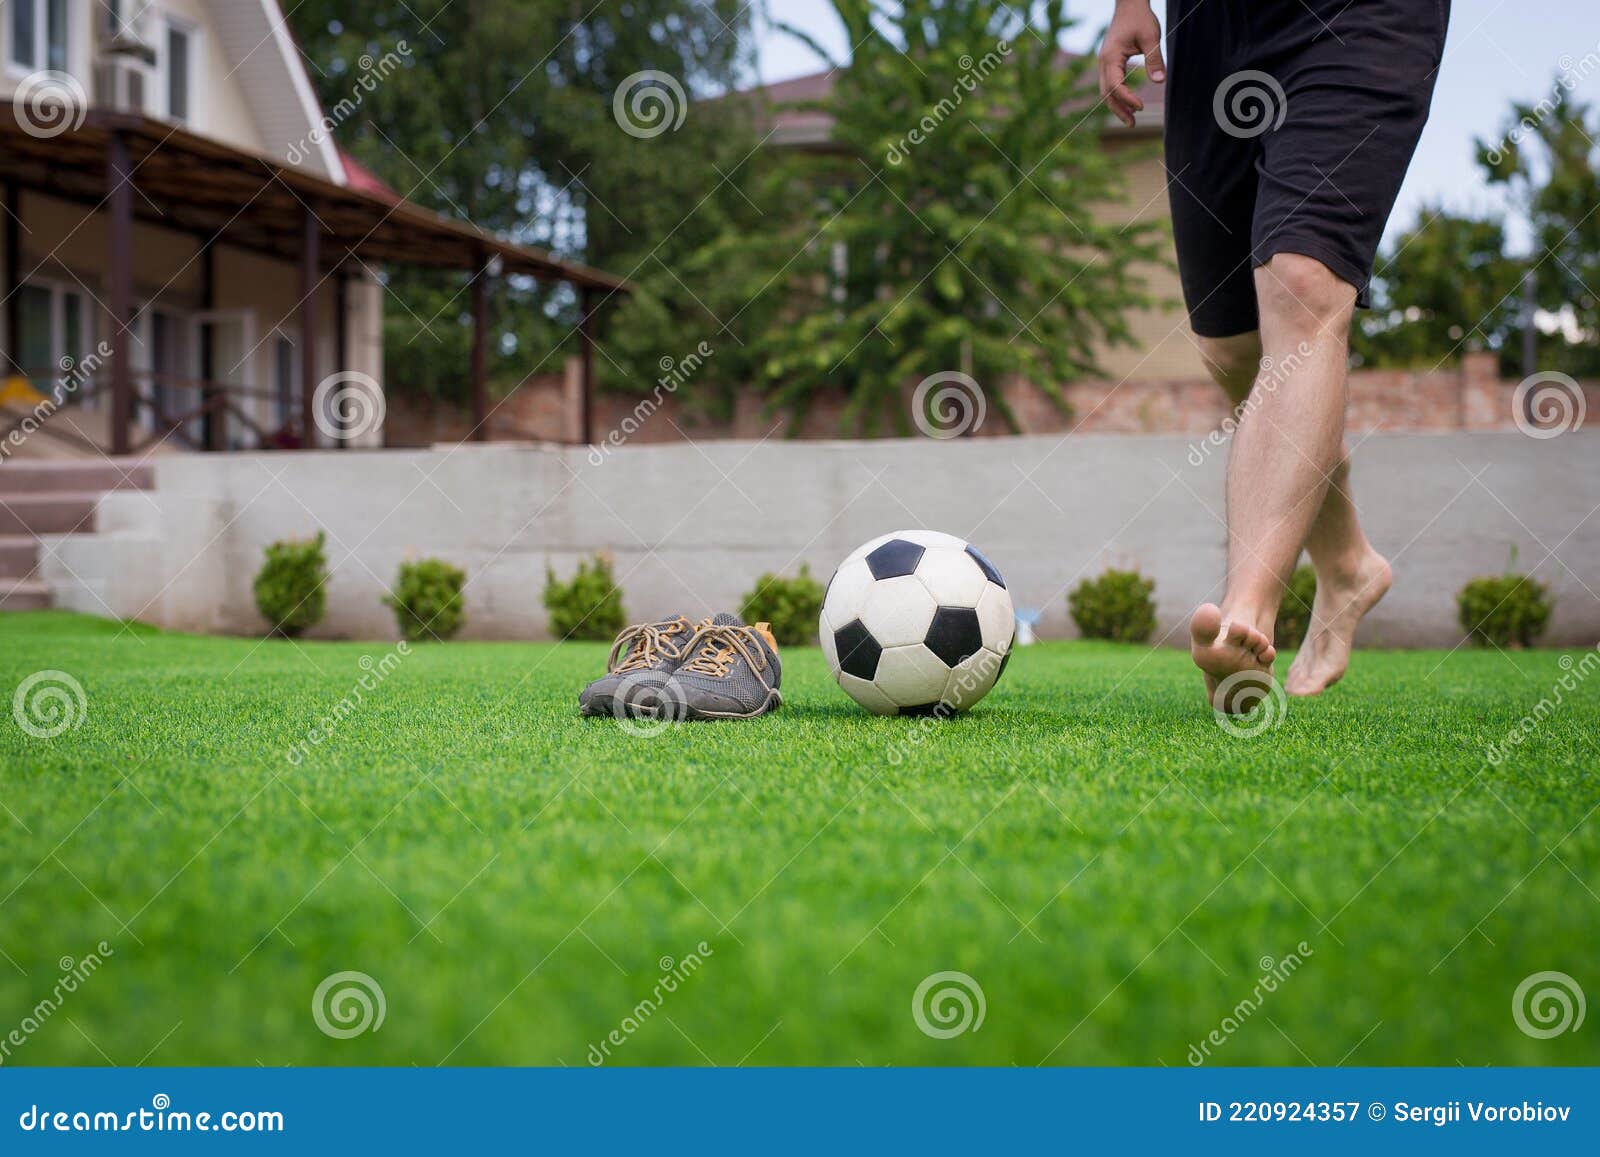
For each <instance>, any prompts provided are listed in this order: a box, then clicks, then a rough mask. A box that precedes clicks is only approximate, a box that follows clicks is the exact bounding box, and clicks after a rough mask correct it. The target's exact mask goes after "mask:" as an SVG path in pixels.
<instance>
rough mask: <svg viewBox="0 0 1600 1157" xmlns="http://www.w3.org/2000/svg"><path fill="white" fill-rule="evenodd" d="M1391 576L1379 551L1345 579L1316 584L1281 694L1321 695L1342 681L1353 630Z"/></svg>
mask: <svg viewBox="0 0 1600 1157" xmlns="http://www.w3.org/2000/svg"><path fill="white" fill-rule="evenodd" d="M1393 581H1394V575H1393V574H1392V572H1391V571H1390V570H1389V563H1388V562H1387V560H1385V559H1384V557H1383V556H1382V555H1380V554H1379V553H1378V552H1377V551H1370V552H1368V554H1367V557H1366V558H1364V559H1362V560H1361V564H1360V565H1359V566H1357V567H1356V569H1355V572H1354V573H1353V574H1351V575H1349V576H1348V577H1343V578H1337V579H1330V580H1328V581H1327V582H1324V581H1323V580H1322V578H1321V576H1318V579H1317V597H1316V599H1315V600H1314V601H1313V602H1312V604H1311V629H1310V630H1309V631H1308V632H1307V633H1306V641H1305V645H1304V646H1302V647H1301V648H1300V653H1299V654H1298V655H1296V656H1295V657H1294V663H1293V664H1292V665H1291V666H1290V668H1289V678H1288V681H1287V682H1286V683H1285V684H1284V690H1286V691H1288V692H1289V694H1291V695H1320V694H1321V693H1322V692H1323V691H1326V690H1327V689H1328V688H1329V687H1332V686H1333V685H1334V684H1335V683H1337V682H1338V681H1339V680H1340V679H1342V678H1344V673H1345V669H1346V668H1348V667H1349V666H1350V651H1351V648H1353V647H1354V646H1355V640H1356V627H1357V626H1358V625H1359V624H1360V622H1361V619H1362V617H1363V616H1364V615H1365V614H1366V613H1367V612H1368V611H1370V610H1371V609H1372V608H1373V607H1375V606H1377V605H1378V600H1379V599H1381V598H1383V596H1384V595H1386V594H1388V593H1389V585H1390V583H1392V582H1393Z"/></svg>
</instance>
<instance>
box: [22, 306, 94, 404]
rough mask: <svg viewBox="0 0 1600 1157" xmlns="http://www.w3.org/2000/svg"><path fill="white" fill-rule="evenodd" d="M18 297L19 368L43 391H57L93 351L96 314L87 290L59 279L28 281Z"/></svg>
mask: <svg viewBox="0 0 1600 1157" xmlns="http://www.w3.org/2000/svg"><path fill="white" fill-rule="evenodd" d="M17 297H18V309H17V315H18V322H19V328H20V330H21V332H20V333H19V334H18V335H17V341H16V345H15V348H16V350H17V354H16V359H17V361H18V362H19V363H20V364H19V365H18V366H17V367H16V368H18V369H20V370H21V371H22V373H23V376H25V377H26V378H28V380H29V381H30V382H31V383H32V385H33V388H34V389H36V390H38V391H39V392H40V393H41V394H52V393H57V392H58V388H59V385H60V383H61V381H62V380H63V379H64V378H66V377H67V376H69V375H70V374H71V373H72V372H73V371H74V369H75V368H76V367H77V365H78V364H79V363H80V362H82V361H83V359H84V356H85V355H86V354H87V353H88V352H89V345H90V341H89V339H90V326H91V324H92V315H91V314H90V313H89V310H88V306H87V303H86V301H85V298H84V294H83V293H82V292H81V291H80V290H78V289H77V288H75V287H73V288H69V287H67V286H64V285H60V284H58V283H55V282H27V283H25V284H24V285H22V287H21V288H19V289H18V290H17Z"/></svg>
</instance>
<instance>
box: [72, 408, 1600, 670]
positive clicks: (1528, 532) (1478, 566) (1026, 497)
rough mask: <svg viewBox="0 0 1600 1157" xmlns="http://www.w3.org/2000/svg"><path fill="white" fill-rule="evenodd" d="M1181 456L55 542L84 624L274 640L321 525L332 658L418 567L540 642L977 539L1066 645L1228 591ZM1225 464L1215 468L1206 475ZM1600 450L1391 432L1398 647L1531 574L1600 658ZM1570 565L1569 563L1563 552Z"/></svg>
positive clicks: (1385, 529)
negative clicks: (575, 585) (1100, 595)
mask: <svg viewBox="0 0 1600 1157" xmlns="http://www.w3.org/2000/svg"><path fill="white" fill-rule="evenodd" d="M1197 445H1199V444H1197V443H1191V442H1187V441H1185V440H1183V439H1181V438H1166V437H1140V436H1128V437H1112V436H1107V437H1070V438H1066V439H1059V438H1018V439H992V440H991V439H980V440H973V441H963V442H932V441H926V440H910V441H890V442H836V443H814V442H813V443H783V442H766V443H763V444H751V443H737V442H720V443H708V444H704V445H701V446H698V447H697V446H693V445H680V446H646V447H640V448H637V449H633V448H623V449H621V450H619V451H615V452H613V454H612V455H611V456H610V457H609V458H608V459H606V460H604V461H601V462H600V463H599V464H596V463H594V462H592V461H591V460H590V457H589V452H588V451H585V450H575V449H565V448H556V447H531V446H515V445H505V444H501V445H490V446H483V447H472V446H466V447H457V448H448V449H439V450H429V451H400V450H396V451H373V452H357V451H345V452H336V451H324V452H315V453H298V454H260V455H186V456H173V457H170V458H167V459H164V460H162V461H160V462H158V463H157V464H156V467H155V469H156V482H157V485H156V490H155V491H154V492H153V493H149V494H139V493H121V494H113V495H109V496H107V498H106V499H104V501H103V503H102V506H101V523H100V525H101V527H102V528H103V530H104V531H105V532H104V533H101V534H97V535H94V536H80V537H75V538H62V539H57V540H54V541H53V543H52V550H53V557H52V558H50V559H49V560H48V561H47V562H46V564H45V566H44V575H45V577H46V578H47V579H48V580H49V581H50V583H51V584H52V586H53V588H54V590H55V593H56V597H57V600H58V603H59V604H60V605H66V606H72V607H76V608H78V609H81V610H85V611H90V612H94V613H101V614H115V615H118V616H130V617H136V618H140V619H143V620H146V621H148V622H151V623H156V624H159V625H163V626H168V627H174V628H181V629H186V630H196V631H225V632H240V633H258V632H260V631H261V630H262V629H263V626H264V624H263V623H262V621H261V619H260V618H259V617H258V615H257V614H256V611H255V609H254V603H253V599H252V595H251V580H252V577H253V576H254V573H255V571H256V569H257V567H258V566H259V564H260V559H261V549H262V547H263V546H264V545H265V544H266V543H268V542H270V541H272V540H274V539H277V538H283V537H288V536H304V535H307V534H309V533H312V532H313V531H314V530H315V529H317V528H318V527H321V528H323V529H325V530H326V531H327V532H328V536H329V545H328V549H329V555H330V560H331V563H332V568H333V575H332V581H331V583H330V588H329V600H328V617H327V620H326V621H325V622H324V624H323V625H322V626H321V627H320V628H318V629H317V631H316V632H314V633H315V634H316V635H319V636H322V637H339V636H355V637H377V638H385V637H391V636H392V635H393V634H394V623H393V620H392V617H391V615H390V612H389V611H388V610H387V609H386V608H384V607H383V606H381V605H380V604H379V601H378V600H379V597H380V596H381V595H382V594H383V592H384V589H385V588H386V586H387V584H388V583H389V582H390V581H392V578H393V576H394V573H395V568H396V567H397V565H398V564H399V563H400V561H401V560H402V559H405V558H407V557H418V556H422V555H438V556H441V557H443V558H446V559H448V560H450V561H452V562H454V563H456V564H458V565H461V566H464V567H466V569H467V571H468V575H469V585H468V588H467V592H466V594H467V613H468V621H467V629H466V634H467V636H469V637H479V638H502V637H503V638H523V637H540V636H542V635H543V633H544V630H545V612H544V609H543V607H542V605H541V603H540V592H541V590H542V587H543V583H544V576H545V567H546V565H547V564H549V565H553V566H554V567H555V568H556V570H557V572H558V573H560V574H562V575H566V574H568V573H570V572H571V570H572V569H573V567H574V565H575V564H576V561H577V560H578V559H579V558H580V557H582V556H583V555H586V554H588V553H590V552H593V551H596V550H604V551H609V552H610V553H611V554H612V555H614V556H615V559H616V564H617V573H618V576H619V578H620V581H621V585H622V587H623V591H624V597H625V606H626V609H627V612H628V614H629V615H630V616H631V617H632V618H634V619H641V618H654V617H659V616H662V615H665V614H667V613H670V612H674V611H680V610H681V611H683V612H685V613H689V614H695V615H698V614H703V613H708V612H710V611H713V610H720V609H734V608H736V607H737V604H738V602H739V598H740V595H741V594H742V593H743V592H744V591H746V590H747V589H749V587H750V586H751V585H752V584H753V581H754V579H755V578H756V576H757V575H759V574H760V573H761V572H763V571H766V570H773V569H779V570H784V571H793V570H794V569H795V568H796V567H797V566H798V564H799V562H800V561H802V560H804V561H808V562H809V563H810V565H811V568H812V571H813V573H814V574H816V575H817V576H818V577H819V578H821V579H824V580H825V579H826V578H827V576H828V575H829V574H830V573H831V572H832V569H833V566H834V565H835V564H836V562H837V561H838V560H839V559H841V558H842V557H844V555H846V554H847V553H848V552H849V551H850V550H851V549H852V548H853V547H855V546H856V545H857V544H859V543H861V542H863V541H865V540H866V539H868V538H871V537H873V536H874V535H877V534H880V533H883V532H885V531H889V530H894V529H897V528H902V527H913V526H926V527H930V528H934V529H939V530H945V531H948V532H950V533H953V534H958V535H961V536H963V537H966V538H969V539H971V540H972V541H974V542H976V543H977V544H978V545H979V546H980V547H981V548H982V549H983V550H985V551H986V552H987V553H988V554H989V555H990V557H991V558H993V559H994V560H995V562H996V564H997V565H998V566H999V567H1000V569H1001V571H1002V572H1003V573H1004V574H1005V576H1006V578H1007V580H1008V582H1009V584H1010V586H1011V589H1012V591H1013V594H1014V597H1015V598H1016V601H1017V604H1018V606H1021V607H1038V608H1041V609H1043V610H1044V612H1045V615H1044V620H1043V627H1042V633H1043V635H1044V636H1045V637H1061V636H1066V635H1070V634H1071V633H1072V626H1071V622H1070V620H1069V618H1068V616H1067V611H1066V593H1067V590H1068V589H1069V588H1070V587H1071V586H1072V585H1073V584H1075V583H1076V582H1077V581H1078V580H1079V579H1080V578H1082V577H1084V576H1086V575H1093V574H1096V573H1098V572H1099V571H1100V570H1102V569H1104V568H1105V567H1107V566H1109V565H1113V564H1114V565H1119V566H1129V565H1132V566H1137V567H1139V568H1140V569H1141V570H1143V571H1144V572H1145V573H1146V574H1148V575H1150V576H1152V577H1153V578H1154V579H1155V580H1156V598H1157V601H1158V604H1159V615H1160V623H1161V631H1162V632H1168V631H1171V632H1173V634H1172V635H1171V638H1170V640H1169V641H1171V642H1178V641H1180V640H1181V631H1178V630H1177V628H1178V627H1179V626H1180V625H1181V624H1182V623H1183V621H1184V620H1185V618H1186V616H1187V613H1188V612H1189V610H1190V609H1191V608H1192V607H1193V606H1194V604H1195V603H1197V602H1199V601H1201V600H1203V599H1208V598H1212V599H1214V598H1216V597H1217V596H1218V594H1219V593H1220V588H1221V581H1222V575H1223V562H1224V533H1223V525H1222V521H1221V519H1222V514H1223V465H1224V459H1225V456H1226V451H1225V449H1220V448H1219V449H1215V450H1214V451H1213V452H1212V453H1211V454H1209V455H1203V454H1202V453H1201V452H1199V451H1197V450H1196V446H1197ZM1201 458H1203V460H1202V461H1200V464H1199V465H1195V464H1194V461H1195V460H1199V459H1201ZM1597 463H1600V432H1580V433H1570V434H1567V435H1564V436H1562V437H1559V438H1555V439H1552V440H1549V441H1535V440H1533V439H1530V438H1527V437H1524V436H1522V435H1520V434H1517V433H1488V434H1445V435H1387V436H1386V435H1379V436H1376V437H1372V438H1369V439H1367V440H1366V441H1364V442H1363V443H1362V444H1361V445H1360V446H1359V447H1358V448H1357V450H1356V462H1355V488H1356V496H1357V500H1358V502H1359V504H1360V506H1361V509H1362V511H1363V515H1364V517H1365V519H1366V522H1367V526H1368V530H1369V533H1370V535H1371V537H1372V539H1373V541H1374V542H1375V543H1376V544H1377V546H1378V547H1379V549H1380V550H1382V551H1384V552H1385V553H1387V554H1388V555H1389V556H1390V557H1391V558H1392V559H1393V560H1394V561H1395V568H1396V573H1397V582H1396V584H1395V587H1394V590H1393V591H1392V593H1391V594H1390V595H1389V597H1388V599H1387V600H1386V601H1385V602H1384V604H1383V605H1382V606H1381V607H1380V609H1379V610H1378V612H1377V613H1376V614H1375V615H1373V616H1372V618H1371V619H1370V620H1369V622H1368V625H1367V627H1366V628H1365V630H1366V637H1365V641H1366V643H1368V644H1369V645H1375V646H1413V645H1428V646H1444V647H1449V646H1454V645H1455V644H1456V643H1457V642H1458V641H1459V639H1460V634H1461V633H1460V630H1459V628H1458V627H1457V625H1456V611H1455V592H1456V591H1457V590H1458V589H1459V588H1460V586H1461V585H1462V584H1463V583H1464V582H1466V581H1467V580H1468V579H1470V578H1472V577H1474V576H1477V575H1482V574H1490V573H1498V572H1500V571H1501V570H1503V569H1504V568H1505V566H1506V563H1507V559H1508V556H1509V552H1510V550H1511V548H1512V547H1513V546H1515V547H1516V548H1517V549H1518V551H1519V554H1518V565H1519V567H1520V568H1523V569H1527V570H1531V571H1532V572H1533V573H1534V574H1535V575H1536V576H1537V577H1538V578H1540V579H1541V580H1543V581H1545V582H1548V583H1549V584H1550V585H1551V587H1552V588H1553V590H1554V592H1555V596H1556V600H1557V604H1556V613H1555V618H1554V621H1553V622H1552V625H1551V631H1550V633H1549V635H1548V636H1547V641H1548V642H1551V643H1593V642H1595V641H1596V640H1597V639H1600V597H1597V594H1596V593H1595V592H1600V469H1597ZM1552 552H1553V553H1552Z"/></svg>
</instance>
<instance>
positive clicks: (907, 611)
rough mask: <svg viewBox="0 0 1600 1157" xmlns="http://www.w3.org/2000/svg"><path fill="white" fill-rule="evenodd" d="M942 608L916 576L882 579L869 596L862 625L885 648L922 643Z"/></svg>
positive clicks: (868, 593)
mask: <svg viewBox="0 0 1600 1157" xmlns="http://www.w3.org/2000/svg"><path fill="white" fill-rule="evenodd" d="M937 609H938V604H937V603H935V602H934V601H933V595H931V594H929V593H928V588H927V587H925V586H923V585H922V583H921V582H919V581H918V580H917V578H916V576H915V575H903V576H901V577H899V578H890V579H880V580H878V581H877V582H876V583H874V584H873V585H872V589H871V590H870V591H868V592H867V600H866V602H865V603H863V604H862V606H861V622H862V623H863V624H864V625H865V626H866V628H867V630H869V631H871V632H872V637H873V638H874V639H876V640H877V641H878V645H879V646H881V647H904V646H909V645H910V644H912V643H920V642H922V640H923V639H924V638H926V637H927V634H928V626H929V624H931V623H932V622H933V612H934V611H936V610H937Z"/></svg>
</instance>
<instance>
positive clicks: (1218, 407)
mask: <svg viewBox="0 0 1600 1157" xmlns="http://www.w3.org/2000/svg"><path fill="white" fill-rule="evenodd" d="M579 382H580V378H579V376H578V369H577V364H576V362H575V361H573V362H569V363H568V366H567V369H566V372H565V373H564V374H553V375H548V376H545V377H538V378H530V379H529V380H528V381H527V382H525V383H524V384H523V385H522V386H521V387H520V388H518V389H517V390H516V391H514V392H513V393H512V394H510V395H509V396H507V397H506V398H504V399H502V400H501V401H500V403H499V404H498V405H497V406H496V407H495V410H494V412H493V414H492V415H491V417H490V420H489V434H490V439H491V440H493V441H529V442H576V441H577V440H578V425H579V418H578V414H579V405H580V388H579ZM1516 387H1517V383H1516V382H1513V381H1504V380H1502V379H1500V378H1499V377H1498V376H1497V374H1496V365H1495V359H1494V357H1493V355H1490V354H1469V355H1468V356H1467V357H1466V358H1465V359H1464V360H1463V362H1462V364H1461V365H1460V366H1458V367H1450V368H1442V369H1437V370H1430V371H1426V372H1420V373H1419V372H1412V371H1408V370H1357V371H1355V372H1353V373H1352V374H1351V375H1350V412H1349V414H1350V416H1349V422H1350V429H1351V430H1352V431H1353V432H1356V433H1364V432H1368V431H1376V430H1385V431H1390V432H1394V433H1403V432H1435V433H1437V432H1445V431H1451V430H1505V429H1512V428H1514V426H1515V422H1514V420H1513V402H1512V398H1513V395H1514V393H1515V390H1516ZM1583 389H1584V392H1585V398H1586V403H1587V405H1586V421H1585V424H1586V425H1600V383H1593V382H1591V383H1585V384H1584V386H1583ZM1064 393H1065V395H1066V398H1067V401H1068V403H1069V404H1070V406H1071V408H1072V412H1071V417H1067V416H1065V415H1063V414H1062V413H1061V411H1060V410H1058V409H1057V408H1056V407H1055V406H1054V405H1053V404H1052V403H1051V401H1050V400H1049V398H1048V397H1047V396H1046V395H1045V394H1044V393H1043V391H1041V390H1039V389H1037V388H1036V387H1034V386H1032V385H1030V384H1028V383H1026V382H1008V383H1006V384H1005V385H1004V386H1002V387H1001V391H1000V394H1001V397H1002V398H1003V399H1004V401H1005V404H1006V405H1008V406H1009V407H1010V409H1011V411H1012V413H1013V414H1014V415H1015V416H1016V419H1017V421H1018V423H1019V424H1020V426H1021V429H1022V432H1023V433H1025V434H1062V433H1067V432H1069V431H1070V432H1078V433H1084V434H1205V433H1208V432H1210V431H1212V430H1215V429H1216V428H1217V427H1218V425H1220V424H1221V422H1222V421H1223V419H1224V418H1226V417H1227V416H1228V401H1227V399H1226V397H1225V396H1224V395H1223V393H1222V391H1221V390H1219V389H1217V387H1216V386H1214V385H1213V384H1212V383H1211V382H1210V381H1208V380H1205V379H1198V378H1183V379H1177V380H1170V381H1125V382H1122V383H1121V384H1117V383H1113V382H1074V383H1072V384H1071V385H1069V386H1067V387H1066V389H1065V390H1064ZM909 399H910V391H909V390H908V391H907V402H906V412H907V413H908V414H909V412H910V400H909ZM987 405H988V410H989V416H988V418H987V420H986V421H985V422H984V424H983V426H982V428H981V429H980V430H979V434H980V435H985V436H998V435H1004V434H1007V433H1009V432H1010V431H1009V430H1008V429H1007V427H1006V425H1005V423H1004V422H1003V421H1002V420H1001V419H1000V416H999V414H998V413H997V412H996V408H997V406H996V402H995V400H993V399H990V400H989V401H988V403H987ZM843 412H844V400H843V398H842V397H823V398H820V399H818V401H817V402H816V404H815V405H814V406H813V407H812V408H811V410H810V411H809V412H808V413H807V415H806V417H805V418H804V420H803V421H802V422H801V423H800V426H799V430H798V434H797V436H798V437H801V438H810V439H832V438H839V437H842V436H845V435H844V434H843V433H842V427H841V416H842V414H843ZM792 425H793V423H792V422H791V420H790V419H788V418H787V417H784V416H781V415H769V414H766V413H765V412H764V411H763V407H762V403H761V399H759V398H757V397H754V396H747V397H744V398H741V399H740V400H739V403H738V405H737V407H736V411H735V414H734V416H733V418H732V420H731V421H727V422H717V421H711V420H708V419H706V418H704V417H702V416H700V415H697V414H695V413H694V412H692V411H691V410H689V409H687V408H686V407H685V406H684V405H683V404H682V403H681V401H680V399H679V398H678V396H677V395H676V394H675V393H673V392H669V391H665V390H663V391H659V397H657V396H653V395H640V396H639V397H633V398H625V397H620V396H615V395H609V394H603V395H601V396H599V397H597V398H596V399H595V418H594V438H595V440H596V442H598V443H601V444H604V443H605V442H606V441H607V440H608V439H610V440H611V441H612V442H613V444H621V443H624V442H628V443H637V444H648V443H660V442H676V441H680V440H682V439H683V438H685V437H689V438H694V439H696V440H715V439H728V438H732V439H747V440H754V439H761V438H765V437H769V436H770V437H776V438H783V437H788V436H790V435H791V427H792ZM470 428H471V421H470V418H469V417H468V415H467V414H466V412H465V411H463V410H460V409H458V408H455V407H448V406H438V405H427V404H425V403H418V402H413V401H410V400H408V399H403V398H391V399H390V402H389V413H388V421H387V428H386V438H387V441H388V444H389V445H391V446H425V445H429V444H432V443H435V442H455V441H460V440H462V439H463V438H465V437H466V435H467V432H468V431H469V430H470ZM878 432H879V434H880V435H892V434H894V433H896V432H897V431H894V430H891V429H888V428H886V427H880V429H879V431H878Z"/></svg>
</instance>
